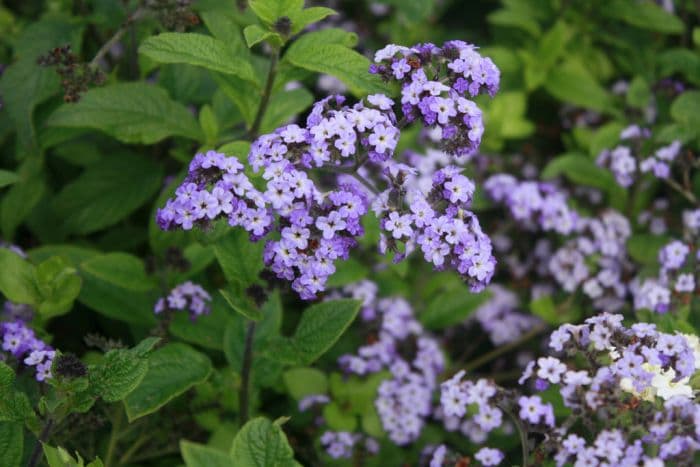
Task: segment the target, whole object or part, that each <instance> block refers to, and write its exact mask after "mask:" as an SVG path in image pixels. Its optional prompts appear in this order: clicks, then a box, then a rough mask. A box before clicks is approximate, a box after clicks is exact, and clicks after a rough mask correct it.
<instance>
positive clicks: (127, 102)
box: [47, 82, 202, 144]
mask: <svg viewBox="0 0 700 467" xmlns="http://www.w3.org/2000/svg"><path fill="white" fill-rule="evenodd" d="M47 124H48V125H51V126H58V127H71V128H92V129H95V130H100V131H104V132H105V133H107V134H109V135H111V136H114V137H115V138H117V139H118V140H120V141H122V142H124V143H141V144H153V143H157V142H158V141H161V140H163V139H165V138H167V137H169V136H183V137H185V138H189V139H193V140H197V141H200V140H201V139H202V132H201V129H200V128H199V125H198V124H197V121H196V120H195V119H194V117H193V116H192V114H191V113H190V111H189V110H187V108H186V107H185V106H184V105H182V104H180V103H179V102H175V101H173V100H172V99H171V98H170V97H169V96H168V93H167V92H165V90H163V89H162V88H160V87H158V86H155V85H150V84H146V83H141V82H134V83H118V84H112V85H109V86H104V87H101V88H94V89H91V90H89V91H88V92H86V93H85V95H84V96H83V97H82V98H81V99H80V101H79V102H78V103H75V104H64V105H63V106H61V107H59V108H58V110H56V111H55V112H54V113H53V115H51V117H50V118H49V120H48V122H47Z"/></svg>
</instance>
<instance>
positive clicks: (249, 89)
mask: <svg viewBox="0 0 700 467" xmlns="http://www.w3.org/2000/svg"><path fill="white" fill-rule="evenodd" d="M213 78H214V81H216V84H217V85H218V86H219V88H220V89H221V92H223V93H224V94H225V95H226V97H228V98H229V99H231V101H233V103H234V104H236V107H238V111H239V112H240V113H241V116H242V117H243V120H245V122H246V125H248V127H250V125H252V123H253V120H255V114H256V112H257V110H258V101H259V98H260V90H259V89H258V88H257V87H255V86H254V85H253V84H252V83H249V82H248V81H245V80H242V79H241V78H238V77H237V76H233V75H224V74H221V73H214V74H213Z"/></svg>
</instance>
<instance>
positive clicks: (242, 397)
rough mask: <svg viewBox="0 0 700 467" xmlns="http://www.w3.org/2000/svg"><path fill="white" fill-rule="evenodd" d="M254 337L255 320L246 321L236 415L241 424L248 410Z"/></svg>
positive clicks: (244, 421) (247, 414) (243, 423)
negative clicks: (246, 327)
mask: <svg viewBox="0 0 700 467" xmlns="http://www.w3.org/2000/svg"><path fill="white" fill-rule="evenodd" d="M254 337H255V321H251V322H249V323H248V329H246V334H245V348H244V350H243V365H242V367H241V389H240V392H239V394H238V416H239V419H240V422H241V426H243V425H245V424H246V422H247V421H248V418H249V412H250V368H251V366H252V363H253V343H254Z"/></svg>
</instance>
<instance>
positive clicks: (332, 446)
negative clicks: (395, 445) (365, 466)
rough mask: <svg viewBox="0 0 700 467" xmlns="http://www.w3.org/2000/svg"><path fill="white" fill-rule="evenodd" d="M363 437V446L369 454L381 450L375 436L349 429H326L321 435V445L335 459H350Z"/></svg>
mask: <svg viewBox="0 0 700 467" xmlns="http://www.w3.org/2000/svg"><path fill="white" fill-rule="evenodd" d="M363 439H364V443H363V444H364V446H363V447H364V449H365V450H366V451H367V452H368V453H369V454H376V453H378V452H379V443H378V442H377V441H376V440H375V439H374V438H371V437H369V436H363V435H361V434H359V433H349V432H347V431H326V432H325V433H323V435H321V446H323V448H324V449H325V450H326V452H327V453H328V455H329V456H331V457H332V458H333V459H350V458H351V457H352V454H353V452H354V451H355V449H356V447H357V445H358V443H360V442H361V441H362V440H363Z"/></svg>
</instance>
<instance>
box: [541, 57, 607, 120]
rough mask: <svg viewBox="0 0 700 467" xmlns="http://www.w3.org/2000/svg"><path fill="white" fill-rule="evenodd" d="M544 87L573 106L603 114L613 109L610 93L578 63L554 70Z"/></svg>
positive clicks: (566, 63)
mask: <svg viewBox="0 0 700 467" xmlns="http://www.w3.org/2000/svg"><path fill="white" fill-rule="evenodd" d="M544 86H545V89H546V90H547V92H549V93H550V94H551V95H552V96H554V97H555V98H557V99H559V100H562V101H565V102H569V103H571V104H575V105H579V106H581V107H585V108H588V109H593V110H598V111H603V112H610V111H611V110H612V108H613V106H612V100H611V97H610V95H609V93H608V92H607V91H606V90H605V88H603V87H602V86H601V85H600V83H598V81H596V79H595V78H593V76H591V74H590V73H589V72H588V70H586V68H585V67H584V66H583V65H581V64H580V63H578V62H574V61H567V62H564V63H563V64H562V65H559V66H556V67H554V68H552V70H551V72H550V73H549V76H548V77H547V80H546V82H545V85H544Z"/></svg>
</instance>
